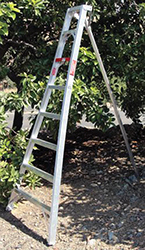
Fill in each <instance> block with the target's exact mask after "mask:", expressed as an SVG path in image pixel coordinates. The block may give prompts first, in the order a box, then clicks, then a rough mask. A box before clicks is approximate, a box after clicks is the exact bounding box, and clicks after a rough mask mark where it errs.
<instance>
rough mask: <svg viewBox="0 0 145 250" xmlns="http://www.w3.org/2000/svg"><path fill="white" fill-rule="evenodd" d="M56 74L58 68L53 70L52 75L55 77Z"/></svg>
mask: <svg viewBox="0 0 145 250" xmlns="http://www.w3.org/2000/svg"><path fill="white" fill-rule="evenodd" d="M55 73H56V68H53V70H52V75H53V76H54V75H55Z"/></svg>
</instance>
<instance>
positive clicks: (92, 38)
mask: <svg viewBox="0 0 145 250" xmlns="http://www.w3.org/2000/svg"><path fill="white" fill-rule="evenodd" d="M85 28H86V30H87V32H88V35H89V38H90V41H91V44H92V47H93V49H94V52H95V55H96V58H97V60H98V63H99V66H100V69H101V72H102V75H103V78H104V81H105V83H106V87H107V90H108V93H109V96H110V99H111V102H112V104H113V108H114V112H115V115H116V118H117V121H118V123H119V126H120V129H121V132H122V135H123V138H124V141H125V144H126V148H127V150H128V154H129V158H130V161H131V163H132V166H133V168H134V171H135V174H136V177H137V178H138V179H139V174H138V170H137V168H136V165H135V161H134V157H133V154H132V151H131V148H130V145H129V142H128V138H127V134H126V131H125V128H124V126H123V123H122V120H121V118H120V115H119V112H118V110H117V103H116V100H115V98H114V95H113V92H112V90H111V87H110V83H109V79H108V77H107V74H106V71H105V68H104V65H103V62H102V59H101V56H100V53H99V50H98V47H97V44H96V41H95V39H94V35H93V33H92V29H91V27H90V26H89V25H88V22H87V20H86V21H85Z"/></svg>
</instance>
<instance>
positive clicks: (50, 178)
mask: <svg viewBox="0 0 145 250" xmlns="http://www.w3.org/2000/svg"><path fill="white" fill-rule="evenodd" d="M22 167H24V168H26V169H27V170H31V171H33V173H35V174H37V175H38V176H40V177H42V178H43V179H45V180H47V181H49V182H51V183H53V175H51V174H49V173H47V172H45V171H43V170H41V169H39V168H36V167H34V166H32V165H29V164H23V165H22Z"/></svg>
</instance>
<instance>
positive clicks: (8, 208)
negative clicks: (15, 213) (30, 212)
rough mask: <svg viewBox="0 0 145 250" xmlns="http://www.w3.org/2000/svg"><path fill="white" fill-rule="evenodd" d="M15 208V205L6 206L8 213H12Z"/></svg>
mask: <svg viewBox="0 0 145 250" xmlns="http://www.w3.org/2000/svg"><path fill="white" fill-rule="evenodd" d="M13 208H14V205H13V204H8V205H7V206H6V211H8V212H11V211H12V210H13Z"/></svg>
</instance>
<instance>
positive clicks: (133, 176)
mask: <svg viewBox="0 0 145 250" xmlns="http://www.w3.org/2000/svg"><path fill="white" fill-rule="evenodd" d="M128 179H129V180H130V182H131V183H137V182H138V181H137V178H136V176H135V175H130V176H129V177H128Z"/></svg>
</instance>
